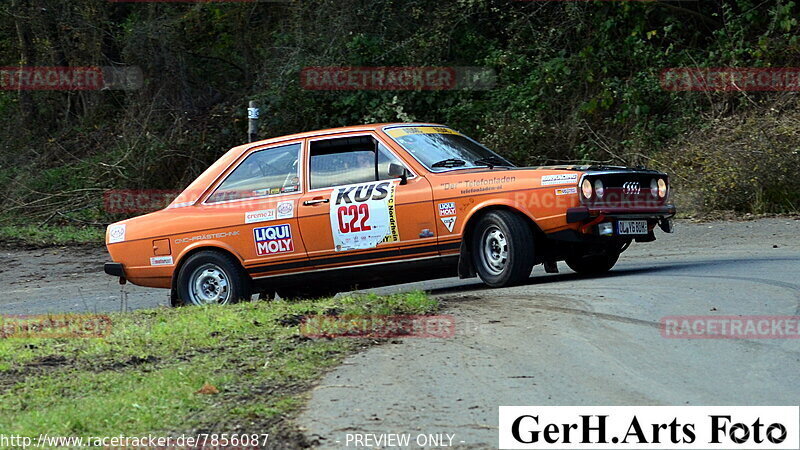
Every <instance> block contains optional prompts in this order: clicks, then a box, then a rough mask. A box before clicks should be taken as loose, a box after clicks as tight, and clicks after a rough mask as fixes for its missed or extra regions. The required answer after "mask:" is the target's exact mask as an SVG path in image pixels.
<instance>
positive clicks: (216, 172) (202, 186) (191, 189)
mask: <svg viewBox="0 0 800 450" xmlns="http://www.w3.org/2000/svg"><path fill="white" fill-rule="evenodd" d="M402 126H439V127H441V126H444V125H439V124H435V123H425V122H413V123H406V122H395V123H375V124H369V125H355V126H350V127H340V128H329V129H326V130H316V131H306V132H304V133H296V134H289V135H286V136H278V137H274V138H270V139H264V140H261V141H256V142H250V143H247V144H243V145H239V146H237V147H234V148H232V149H230V150H228V152H226V153H225V154H224V155H222V156H221V157H220V158H219V159H217V161H216V162H215V163H214V164H212V165H211V166H209V167H208V168H207V169H206V170H205V171H204V172H203V173H202V174H200V175H199V176H198V177H197V178H195V180H194V181H192V183H191V184H189V186H187V187H186V189H184V191H183V192H182V193H181V195H180V196H178V198H176V199H175V200H174V201H173V202H172V204H171V205H170V206H171V207H175V206H176V205H184V204H193V203H195V202H196V201H197V200H198V199H199V198H200V196H201V195H200V194H201V193H202V192H204V191H205V190H206V189H207V188H208V187H209V186H210V185H212V184H213V183H214V182H215V180H217V179H218V178H219V177H220V176H221V175H222V174H223V173H224V172H225V171H226V170H227V168H228V167H230V166H231V165H232V164H233V163H234V162H235V161H236V160H237V159H239V157H240V156H241V155H242V154H243V153H246V152H247V151H249V150H250V149H252V148H254V147H260V146H264V145H270V144H277V143H280V142H283V141H292V140H296V139H305V138H309V137H317V136H331V135H336V134H341V133H350V132H354V131H355V132H358V131H373V132H377V131H380V130H381V129H383V128H387V127H402Z"/></svg>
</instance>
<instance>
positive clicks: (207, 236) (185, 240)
mask: <svg viewBox="0 0 800 450" xmlns="http://www.w3.org/2000/svg"><path fill="white" fill-rule="evenodd" d="M238 235H239V232H238V231H228V232H225V233H212V234H201V235H200V236H192V237H190V238H181V239H175V243H176V244H188V243H190V242H195V241H205V240H210V239H222V238H226V237H231V236H238Z"/></svg>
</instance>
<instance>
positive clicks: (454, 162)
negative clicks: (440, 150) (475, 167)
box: [431, 158, 467, 167]
mask: <svg viewBox="0 0 800 450" xmlns="http://www.w3.org/2000/svg"><path fill="white" fill-rule="evenodd" d="M465 165H467V162H466V161H464V160H463V159H456V158H450V159H443V160H441V161H437V162H435V163H433V164H431V167H461V166H465Z"/></svg>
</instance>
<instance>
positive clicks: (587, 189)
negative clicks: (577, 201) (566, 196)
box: [581, 180, 592, 198]
mask: <svg viewBox="0 0 800 450" xmlns="http://www.w3.org/2000/svg"><path fill="white" fill-rule="evenodd" d="M581 192H583V196H584V197H585V198H592V182H591V181H589V180H583V183H581Z"/></svg>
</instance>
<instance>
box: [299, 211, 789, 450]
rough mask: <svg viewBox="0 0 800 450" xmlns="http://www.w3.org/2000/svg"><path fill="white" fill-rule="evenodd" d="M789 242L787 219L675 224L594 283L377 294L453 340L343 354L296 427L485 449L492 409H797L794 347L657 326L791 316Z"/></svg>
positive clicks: (339, 442) (463, 285)
mask: <svg viewBox="0 0 800 450" xmlns="http://www.w3.org/2000/svg"><path fill="white" fill-rule="evenodd" d="M798 236H800V221H798V220H792V219H768V220H759V221H752V222H717V223H707V224H689V223H680V224H679V226H678V230H677V234H675V235H671V236H669V235H668V236H664V235H660V236H659V240H658V241H656V242H654V243H651V244H638V245H636V244H634V246H633V247H632V248H631V249H630V250H629V251H628V252H626V253H625V255H623V258H622V260H621V261H620V264H619V265H618V266H617V268H616V269H615V270H613V272H612V273H611V274H610V275H608V276H604V277H599V278H581V277H578V276H576V275H574V274H573V273H572V272H571V271H570V270H569V269H568V268H567V267H566V266H565V265H560V269H561V271H562V273H560V274H553V275H545V274H543V273H542V269H541V268H537V270H536V271H534V275H535V276H534V277H532V278H531V280H530V282H529V283H528V284H526V285H524V286H519V287H514V288H506V289H497V290H489V289H485V288H484V287H482V286H481V285H480V284H478V283H477V282H474V281H473V282H458V281H453V280H443V281H437V282H433V283H425V284H424V285H421V284H420V285H405V286H402V287H393V288H389V289H387V290H395V289H407V288H409V287H412V288H413V287H417V288H419V287H424V288H426V289H429V290H430V291H431V292H432V293H433V294H434V295H437V296H439V297H440V298H441V299H442V300H443V301H444V302H445V304H446V308H445V311H444V313H445V314H452V315H453V316H455V319H456V333H455V336H454V337H453V338H449V339H423V338H416V339H414V338H409V339H404V340H402V341H401V342H402V343H400V344H389V345H382V346H378V347H374V348H371V349H370V350H368V351H366V352H363V353H361V354H358V355H355V356H352V357H350V358H348V359H347V360H346V361H345V363H344V364H343V365H342V366H340V367H339V368H337V369H336V370H334V371H332V372H330V373H329V374H328V375H327V376H326V377H325V378H324V379H323V380H322V382H321V383H320V384H319V385H318V387H317V388H316V389H315V390H314V391H313V393H312V395H311V399H310V401H309V403H308V405H307V408H306V410H305V412H304V414H303V415H302V416H301V417H300V419H299V423H300V425H301V426H302V427H303V428H304V429H305V430H306V433H307V434H308V435H309V437H310V438H311V439H312V440H313V439H316V440H317V441H318V443H319V447H320V448H342V447H343V446H344V445H345V444H346V443H347V434H348V433H351V434H357V433H411V434H412V435H414V436H416V435H417V434H418V433H426V434H433V435H438V434H444V433H449V434H450V435H453V434H455V437H454V438H453V441H452V442H453V445H454V446H456V447H462V448H497V439H498V431H497V421H498V406H500V405H738V404H744V405H773V404H774V405H797V404H800V385H799V384H798V383H797V373H798V370H800V340H797V339H779V340H763V339H762V340H686V339H665V338H663V337H662V336H661V332H660V328H659V323H660V319H661V318H662V317H664V316H674V315H739V314H754V315H800V282H798V275H800V240H798ZM412 442H413V441H412ZM351 447H352V442H351Z"/></svg>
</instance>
